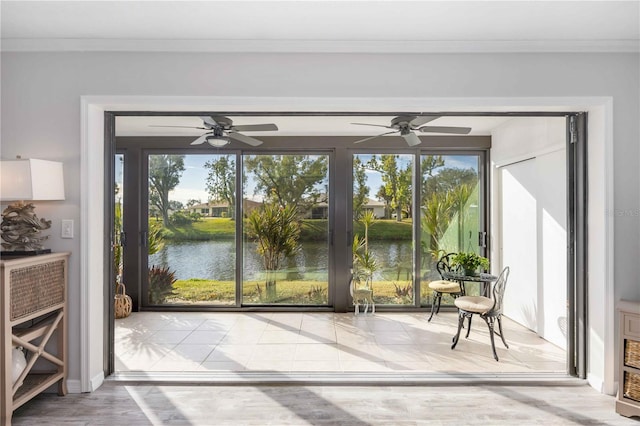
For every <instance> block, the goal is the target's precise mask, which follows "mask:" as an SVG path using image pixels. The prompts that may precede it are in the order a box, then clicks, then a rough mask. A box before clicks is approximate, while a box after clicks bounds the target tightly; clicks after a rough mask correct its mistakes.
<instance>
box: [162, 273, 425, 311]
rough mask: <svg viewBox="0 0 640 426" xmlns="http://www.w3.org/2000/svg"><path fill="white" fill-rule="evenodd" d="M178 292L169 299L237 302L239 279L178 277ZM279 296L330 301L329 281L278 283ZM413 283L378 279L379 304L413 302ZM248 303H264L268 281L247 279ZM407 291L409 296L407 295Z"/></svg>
mask: <svg viewBox="0 0 640 426" xmlns="http://www.w3.org/2000/svg"><path fill="white" fill-rule="evenodd" d="M173 287H174V295H173V296H170V297H169V298H168V299H167V303H212V304H220V303H225V304H233V303H234V300H235V283H234V282H232V281H216V280H205V279H190V280H178V281H176V282H175V284H174V285H173ZM424 287H425V288H424V289H423V291H422V296H421V298H422V300H423V301H429V300H430V297H431V291H430V290H429V289H428V288H427V287H426V285H425V286H424ZM276 289H277V294H278V298H277V300H274V301H271V302H270V303H282V304H308V305H309V304H311V305H318V304H320V305H322V304H327V283H326V281H325V282H323V281H286V280H281V281H278V282H277V284H276ZM407 290H410V283H409V282H406V281H401V282H398V281H376V282H375V283H374V284H373V294H374V298H375V301H376V303H379V304H406V303H411V296H410V294H411V291H407ZM242 293H243V300H244V302H245V303H262V302H263V300H262V299H261V297H260V295H261V294H264V293H265V290H264V281H247V282H245V283H244V285H243V291H242ZM407 293H408V295H409V296H407Z"/></svg>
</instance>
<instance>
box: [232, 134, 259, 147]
mask: <svg viewBox="0 0 640 426" xmlns="http://www.w3.org/2000/svg"><path fill="white" fill-rule="evenodd" d="M227 136H229V137H230V138H231V139H235V140H237V141H240V142H244V143H246V144H248V145H251V146H258V145H262V141H261V140H258V139H256V138H252V137H251V136H247V135H243V134H242V133H234V132H229V133H228V134H227Z"/></svg>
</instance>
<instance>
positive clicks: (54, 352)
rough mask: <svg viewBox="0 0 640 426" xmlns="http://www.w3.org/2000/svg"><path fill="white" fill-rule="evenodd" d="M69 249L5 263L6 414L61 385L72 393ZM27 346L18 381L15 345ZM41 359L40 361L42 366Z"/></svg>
mask: <svg viewBox="0 0 640 426" xmlns="http://www.w3.org/2000/svg"><path fill="white" fill-rule="evenodd" d="M68 259H69V253H52V254H43V255H38V256H27V257H19V258H15V259H10V260H2V261H0V269H1V273H2V288H0V307H1V309H2V315H0V333H2V335H1V337H2V339H1V344H2V348H0V416H1V424H2V425H8V424H11V416H12V414H13V411H14V410H15V409H16V408H18V407H20V406H21V405H23V404H24V403H26V402H27V401H29V400H30V399H32V398H33V397H34V396H36V395H38V394H39V393H41V392H43V391H44V390H46V389H47V388H49V387H50V386H51V385H54V384H56V383H57V385H58V395H65V394H66V393H67V385H66V379H67V270H68ZM14 346H16V347H17V346H21V347H22V348H24V349H25V354H26V359H27V366H26V368H25V369H24V371H23V372H22V374H21V375H20V377H19V378H18V380H17V381H16V383H15V385H13V383H12V382H13V379H12V348H13V347H14ZM36 361H38V364H37V365H36Z"/></svg>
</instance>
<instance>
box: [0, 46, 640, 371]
mask: <svg viewBox="0 0 640 426" xmlns="http://www.w3.org/2000/svg"><path fill="white" fill-rule="evenodd" d="M638 75H639V66H638V55H637V54H593V53H585V54H561V53H557V54H429V55H405V54H398V55H393V54H388V55H373V54H214V53H185V54H180V53H2V56H1V85H2V93H1V119H2V129H1V133H0V136H1V143H2V146H1V149H2V152H1V154H2V157H3V158H13V157H14V156H15V155H17V154H20V155H22V156H23V157H35V158H43V159H49V160H59V161H63V162H64V166H65V179H66V182H65V185H66V188H65V190H66V194H67V199H66V200H65V201H64V202H49V203H46V204H45V203H39V204H38V213H39V215H40V216H44V217H46V218H48V219H53V227H52V232H51V233H52V238H51V239H50V242H49V245H50V247H51V248H53V249H54V250H57V251H62V250H69V251H71V252H72V257H71V263H70V268H71V270H70V322H69V327H70V330H69V334H70V335H69V339H70V340H69V341H70V373H69V376H70V379H71V380H79V376H80V359H79V358H80V349H79V341H80V337H79V336H80V331H79V330H80V328H79V324H78V323H79V321H80V308H79V303H80V302H79V292H80V286H81V285H86V283H81V282H80V264H79V258H80V256H79V251H80V239H79V237H78V236H77V234H76V238H75V239H73V240H62V239H60V238H59V235H60V220H61V219H63V218H64V219H74V220H76V230H79V229H80V226H79V223H78V220H79V218H80V201H81V196H82V195H81V194H80V96H83V95H116V96H117V95H150V96H171V95H175V96H248V97H321V98H322V97H324V98H343V97H363V98H367V97H372V98H373V97H375V98H403V97H406V98H431V97H437V98H457V97H464V98H473V97H478V98H509V97H531V98H534V97H565V96H566V97H583V96H584V97H594V96H610V97H612V98H613V105H614V115H613V138H614V146H613V150H614V172H613V173H614V185H615V186H614V188H615V191H614V197H615V198H614V199H615V211H614V212H609V213H608V214H611V215H613V216H615V232H614V238H615V253H616V258H615V264H614V267H615V298H616V300H617V299H619V298H627V299H635V300H640V286H638V284H637V277H638V273H639V272H640V271H639V267H638V264H639V263H640V262H638V261H637V259H638V256H639V254H640V250H639V238H638V237H639V235H638V234H639V226H638V217H639V215H638V212H640V205H639V200H640V192H639V189H640V188H639V173H638V166H637V164H638V159H639V152H638V146H639V144H638V141H639V136H640V135H639V125H638V121H639V120H638V118H639V106H638V105H639V101H638V99H639V97H638V95H639V85H638ZM366 106H367V105H366V104H363V109H365V108H366ZM444 109H446V108H443V110H444ZM96 190H99V188H96ZM618 212H621V214H617V213H618Z"/></svg>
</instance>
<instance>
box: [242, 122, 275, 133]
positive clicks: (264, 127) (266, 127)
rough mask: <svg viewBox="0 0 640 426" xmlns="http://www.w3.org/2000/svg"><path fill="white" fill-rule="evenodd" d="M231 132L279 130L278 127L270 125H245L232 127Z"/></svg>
mask: <svg viewBox="0 0 640 426" xmlns="http://www.w3.org/2000/svg"><path fill="white" fill-rule="evenodd" d="M231 130H233V131H236V132H267V131H275V130H278V126H276V125H275V124H273V123H269V124H245V125H243V126H231Z"/></svg>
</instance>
